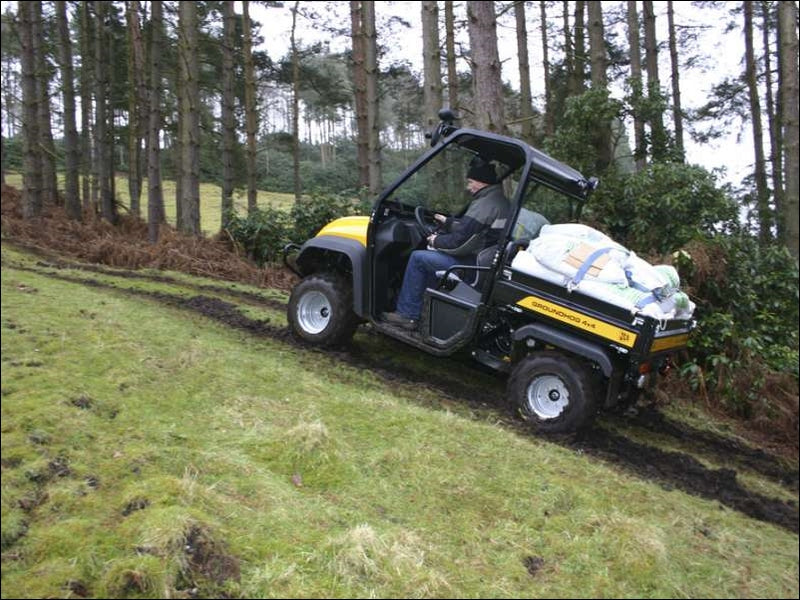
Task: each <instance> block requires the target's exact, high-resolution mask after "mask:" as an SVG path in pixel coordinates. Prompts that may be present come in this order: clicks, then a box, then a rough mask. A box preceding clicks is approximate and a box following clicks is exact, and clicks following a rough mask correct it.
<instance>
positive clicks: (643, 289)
mask: <svg viewBox="0 0 800 600" xmlns="http://www.w3.org/2000/svg"><path fill="white" fill-rule="evenodd" d="M625 279H627V280H628V287H632V288H633V289H635V290H639V291H640V292H651V291H652V290H651V289H650V288H648V287H645V286H643V285H642V284H641V283H638V282H636V281H634V280H633V273H631V270H630V269H625Z"/></svg>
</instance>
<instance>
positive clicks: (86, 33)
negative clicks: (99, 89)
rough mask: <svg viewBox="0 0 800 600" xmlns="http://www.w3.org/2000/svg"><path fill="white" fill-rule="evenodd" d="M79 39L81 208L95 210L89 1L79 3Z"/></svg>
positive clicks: (88, 210) (87, 210) (92, 60)
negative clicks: (93, 196) (93, 200)
mask: <svg viewBox="0 0 800 600" xmlns="http://www.w3.org/2000/svg"><path fill="white" fill-rule="evenodd" d="M80 16H81V21H80V39H81V174H82V175H83V185H82V194H81V195H82V196H83V210H84V211H86V212H90V211H91V212H93V213H94V212H96V211H95V207H94V204H93V202H92V196H91V193H92V192H91V189H92V188H91V185H92V182H91V179H92V163H93V161H92V146H93V145H92V125H91V123H92V66H93V65H94V58H93V57H92V31H91V22H92V20H91V19H90V18H89V2H88V1H87V0H83V1H82V2H81V4H80Z"/></svg>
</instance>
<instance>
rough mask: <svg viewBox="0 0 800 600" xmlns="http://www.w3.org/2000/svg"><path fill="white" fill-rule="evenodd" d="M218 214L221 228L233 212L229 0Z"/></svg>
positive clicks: (232, 22)
mask: <svg viewBox="0 0 800 600" xmlns="http://www.w3.org/2000/svg"><path fill="white" fill-rule="evenodd" d="M222 13H223V27H222V205H221V206H222V214H221V215H220V223H221V228H222V229H226V228H227V227H228V224H229V222H230V218H231V215H232V214H233V151H234V148H235V146H236V120H235V115H234V110H235V105H234V102H235V100H234V93H233V76H234V71H233V69H234V60H233V53H234V47H233V45H234V33H235V31H236V15H235V14H234V12H233V0H225V2H223V3H222Z"/></svg>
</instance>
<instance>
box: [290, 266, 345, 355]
mask: <svg viewBox="0 0 800 600" xmlns="http://www.w3.org/2000/svg"><path fill="white" fill-rule="evenodd" d="M287 318H288V320H289V326H290V327H291V329H292V332H293V333H294V335H295V336H297V337H298V338H300V339H301V340H303V341H305V342H310V343H312V344H315V345H318V346H337V345H340V344H344V343H346V342H348V341H350V339H351V338H352V337H353V333H355V330H356V328H357V327H358V317H356V315H355V313H353V291H352V289H351V286H350V285H348V283H347V282H346V281H345V280H344V279H343V278H341V277H338V276H336V275H332V274H329V273H323V274H315V275H309V276H308V277H306V278H305V279H303V281H301V282H300V283H298V284H297V285H296V286H295V287H294V289H293V290H292V295H291V297H290V298H289V308H288V314H287Z"/></svg>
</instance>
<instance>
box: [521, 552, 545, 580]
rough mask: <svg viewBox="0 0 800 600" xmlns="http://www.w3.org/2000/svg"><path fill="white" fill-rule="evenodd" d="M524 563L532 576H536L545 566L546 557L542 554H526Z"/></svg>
mask: <svg viewBox="0 0 800 600" xmlns="http://www.w3.org/2000/svg"><path fill="white" fill-rule="evenodd" d="M522 564H523V565H525V570H527V571H528V574H530V576H531V577H536V574H537V573H538V572H539V570H540V569H541V568H542V567H543V566H544V559H543V558H542V557H541V556H526V557H525V558H524V559H523V560H522Z"/></svg>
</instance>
